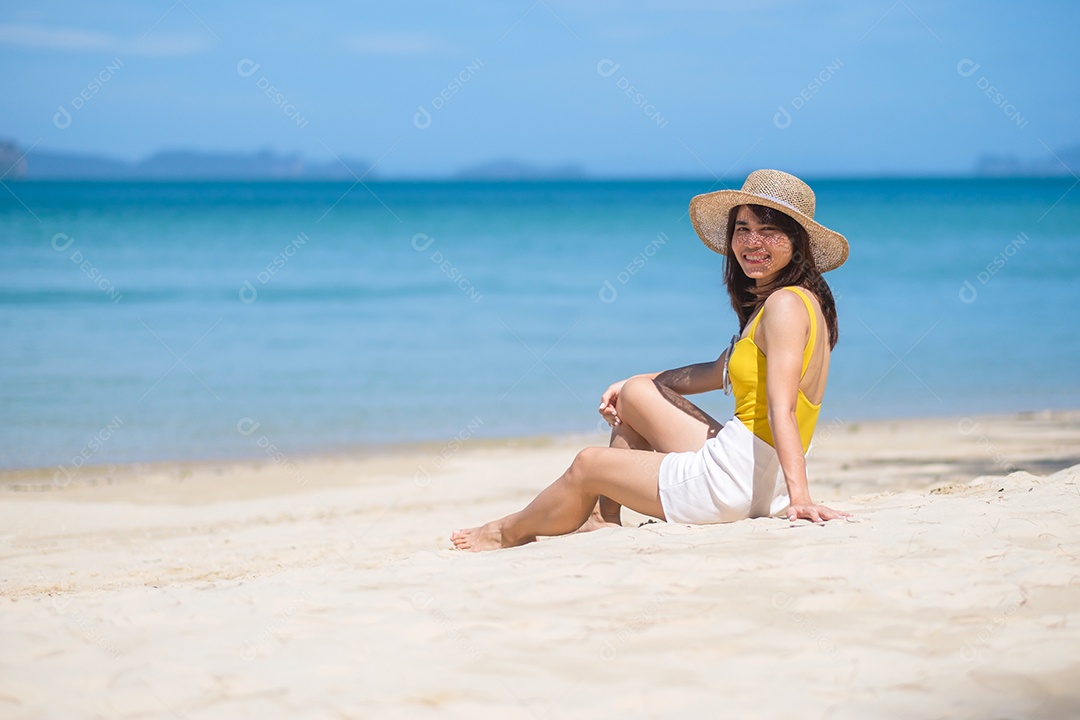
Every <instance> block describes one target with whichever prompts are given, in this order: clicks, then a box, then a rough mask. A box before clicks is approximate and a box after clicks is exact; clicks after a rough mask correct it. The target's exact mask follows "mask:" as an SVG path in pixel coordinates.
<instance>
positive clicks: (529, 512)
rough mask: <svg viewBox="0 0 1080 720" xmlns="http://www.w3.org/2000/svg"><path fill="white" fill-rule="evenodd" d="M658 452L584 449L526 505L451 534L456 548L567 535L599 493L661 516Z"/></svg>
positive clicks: (509, 544) (513, 543)
mask: <svg viewBox="0 0 1080 720" xmlns="http://www.w3.org/2000/svg"><path fill="white" fill-rule="evenodd" d="M663 459H664V455H663V454H662V453H656V452H643V451H640V450H621V449H618V448H585V449H584V450H582V451H581V452H579V453H578V455H577V457H576V458H574V462H573V463H572V464H571V465H570V468H569V469H568V470H567V471H566V472H565V473H563V474H562V476H561V477H560V478H559V479H558V480H556V481H555V482H553V483H552V484H551V485H549V486H548V487H547V488H545V489H544V490H543V491H542V492H541V493H540V494H539V495H537V496H536V498H535V499H534V500H533V501H532V502H531V503H529V504H528V505H527V506H526V507H525V509H524V510H521V511H520V512H516V513H511V514H510V515H507V516H506V517H504V518H501V519H499V520H495V521H493V522H489V523H487V524H486V525H482V526H481V527H476V528H471V529H468V530H457V531H455V532H454V533H453V535H451V536H450V539H451V541H452V542H453V543H454V546H455V547H457V548H458V549H460V550H473V551H478V550H494V549H496V548H501V547H515V546H517V545H524V544H525V543H529V542H533V541H534V540H536V538H537V536H538V535H565V534H566V533H570V532H573V531H574V530H576V529H578V528H579V527H581V525H582V524H583V523H584V522H585V520H586V519H587V518H588V517H589V515H590V513H592V510H593V507H595V505H596V501H597V499H598V498H599V497H600V496H601V495H603V496H604V497H608V498H611V499H612V500H613V501H615V502H617V503H619V504H620V505H625V506H627V507H628V508H630V509H632V510H636V511H637V512H640V513H642V514H645V515H651V516H653V517H657V518H660V519H664V509H663V506H662V505H661V504H660V490H659V485H658V482H657V480H658V478H659V476H660V463H661V461H662V460H663Z"/></svg>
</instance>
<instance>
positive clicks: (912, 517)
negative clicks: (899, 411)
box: [0, 413, 1080, 720]
mask: <svg viewBox="0 0 1080 720" xmlns="http://www.w3.org/2000/svg"><path fill="white" fill-rule="evenodd" d="M972 422H976V421H972ZM977 422H978V423H979V424H978V427H977V428H976V429H974V430H973V429H972V425H971V423H967V422H963V421H958V420H957V419H953V420H927V421H902V422H886V423H881V422H879V423H862V424H859V425H853V424H843V425H834V426H825V427H822V428H819V437H818V439H817V440H816V442H815V450H814V453H813V455H812V463H811V478H812V479H811V489H812V491H813V493H814V495H815V498H816V499H818V500H819V501H822V502H826V503H830V504H833V505H834V506H835V507H838V508H842V509H845V510H849V511H851V512H853V513H855V515H856V518H857V520H858V522H852V523H844V522H832V523H829V524H827V525H824V526H814V525H811V524H809V523H799V524H797V525H795V526H791V525H789V523H788V522H786V521H784V520H779V519H759V520H753V521H744V522H739V523H734V524H731V525H717V526H703V527H689V526H681V525H666V524H651V525H647V526H645V527H641V528H637V527H626V528H622V529H615V530H603V531H599V532H596V533H591V534H587V535H576V536H571V537H565V538H555V539H547V540H542V541H540V542H539V543H536V544H533V545H530V546H526V547H523V548H517V549H513V550H506V551H498V552H493V553H484V554H476V555H473V554H467V553H460V552H455V551H452V550H449V549H448V548H449V543H448V541H447V536H448V534H449V532H450V531H451V530H452V529H453V528H455V527H459V526H467V525H472V524H477V523H479V522H482V521H484V520H488V519H491V518H493V517H495V516H497V515H501V514H505V513H506V512H509V511H511V510H515V509H518V508H519V507H520V506H521V505H523V504H524V503H525V502H527V501H528V500H529V499H530V498H531V497H532V495H533V494H534V493H535V492H536V491H537V490H539V489H540V488H541V487H542V486H543V485H544V484H546V483H547V482H548V481H550V480H551V479H553V478H554V477H555V476H557V475H558V474H559V472H561V470H562V469H563V468H564V467H565V466H566V465H567V464H568V463H569V461H570V460H571V459H572V457H573V454H574V452H575V450H576V449H577V448H578V447H580V446H581V444H582V439H581V438H564V439H558V440H554V441H549V442H542V441H537V442H532V443H519V444H517V445H516V446H507V445H505V444H504V445H498V444H488V445H481V444H479V443H473V444H470V445H468V446H466V447H465V448H463V449H461V450H458V451H457V452H454V453H451V454H450V455H449V460H448V461H447V462H446V463H445V464H444V465H443V467H442V468H441V469H440V470H438V471H436V472H433V473H432V474H431V475H427V474H424V473H423V472H420V473H418V472H417V471H418V468H420V467H422V466H423V467H428V468H430V467H433V464H432V461H433V458H435V457H437V456H439V455H440V453H441V450H442V449H441V448H439V447H437V446H435V447H431V448H423V449H417V450H414V451H412V452H411V453H398V454H395V455H389V456H386V457H378V458H368V459H321V460H318V459H305V460H297V461H296V467H297V468H299V469H300V472H301V473H302V475H298V474H297V473H296V472H295V471H293V470H292V468H291V466H290V467H289V468H284V467H282V466H279V465H276V464H274V463H272V462H267V463H266V464H257V463H250V462H249V463H232V464H220V463H218V464H214V463H204V464H173V465H161V466H143V467H127V468H111V469H109V468H104V469H93V470H87V471H85V472H84V473H83V475H82V476H81V477H80V478H79V479H77V480H76V481H75V482H74V483H73V484H72V485H71V486H69V487H65V488H56V487H51V486H50V485H49V481H50V480H51V477H52V476H51V474H49V473H45V472H21V473H6V474H5V475H4V476H3V477H2V478H0V498H2V500H3V502H2V503H0V528H2V533H3V535H2V538H0V539H2V544H0V557H2V561H0V593H2V595H3V599H0V603H2V607H3V612H2V614H0V618H2V622H3V635H2V643H0V718H38V717H49V718H52V717H55V718H83V717H86V718H90V717H95V718H96V717H102V718H148V717H169V718H172V717H176V718H190V719H191V720H198V719H201V718H234V717H259V718H277V717H281V718H299V717H328V718H337V717H350V718H353V717H355V718H361V717H430V718H456V717H461V718H465V717H470V718H472V717H483V718H487V717H497V716H505V717H512V718H517V717H520V718H576V717H672V718H687V717H781V716H800V717H829V718H874V717H950V718H952V717H978V718H982V717H986V718H1005V717H1048V718H1050V717H1072V716H1077V715H1078V714H1080V613H1078V608H1080V512H1078V510H1080V464H1078V463H1080V457H1078V455H1080V413H1044V414H1039V415H1030V416H1014V417H1008V418H978V419H977ZM587 440H588V441H590V442H595V441H596V440H597V438H595V437H593V438H587ZM1065 465H1071V466H1072V467H1069V468H1067V469H1064V470H1060V471H1057V472H1053V473H1052V474H1048V475H1044V476H1042V477H1037V476H1035V475H1032V474H1029V473H1027V472H1015V473H1012V474H1010V475H1008V476H1007V477H1004V476H1005V475H1006V473H1005V469H1006V467H1011V466H1017V467H1029V468H1033V469H1036V470H1039V471H1040V472H1043V471H1044V470H1053V469H1054V468H1055V467H1064V466H1065ZM976 475H982V477H978V478H976V477H975V476H976ZM626 519H627V523H628V524H629V521H630V520H631V519H636V520H638V521H640V518H639V517H637V516H635V517H634V518H631V514H630V513H627V514H626Z"/></svg>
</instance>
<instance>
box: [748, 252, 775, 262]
mask: <svg viewBox="0 0 1080 720" xmlns="http://www.w3.org/2000/svg"><path fill="white" fill-rule="evenodd" d="M768 259H769V256H768V255H766V254H764V253H762V254H755V255H743V260H745V261H747V262H750V263H763V262H765V261H766V260H768Z"/></svg>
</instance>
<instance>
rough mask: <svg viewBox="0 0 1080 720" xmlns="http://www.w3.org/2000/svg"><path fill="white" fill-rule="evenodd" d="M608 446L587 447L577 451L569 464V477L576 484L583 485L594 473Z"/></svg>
mask: <svg viewBox="0 0 1080 720" xmlns="http://www.w3.org/2000/svg"><path fill="white" fill-rule="evenodd" d="M607 450H608V448H599V447H587V448H584V449H583V450H581V451H580V452H578V454H577V455H576V456H575V457H574V462H572V463H571V464H570V471H569V473H567V474H568V476H569V479H570V480H571V481H572V482H574V483H575V484H576V485H579V486H584V485H585V484H586V483H587V482H589V480H590V479H592V478H593V477H594V476H595V475H596V469H597V466H598V464H599V462H600V458H601V457H602V456H603V454H604V452H606V451H607Z"/></svg>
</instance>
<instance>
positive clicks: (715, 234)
mask: <svg viewBox="0 0 1080 720" xmlns="http://www.w3.org/2000/svg"><path fill="white" fill-rule="evenodd" d="M739 205H764V206H765V207H770V208H772V209H774V210H779V211H780V212H782V213H784V214H785V215H787V216H789V217H791V218H792V219H793V220H795V222H797V223H799V224H800V225H802V226H803V228H805V229H806V233H807V235H809V236H810V253H811V254H812V255H813V256H814V263H815V264H816V265H817V267H818V270H819V271H821V272H827V271H829V270H835V269H836V268H838V267H840V266H841V265H843V264H844V261H846V260H847V258H848V241H847V239H846V238H845V237H844V236H843V235H841V234H840V233H838V232H836V231H834V230H830V229H829V228H827V227H825V226H824V225H822V224H821V223H818V222H815V221H814V219H813V218H810V217H807V216H806V215H804V214H802V213H801V212H799V211H798V210H796V209H795V208H793V207H791V206H790V205H786V204H784V203H782V202H778V201H776V200H773V199H772V198H769V197H764V196H761V195H757V194H755V193H748V192H743V191H742V190H718V191H716V192H711V193H706V194H704V195H698V196H696V197H694V198H693V199H692V200H691V201H690V222H691V223H693V225H694V230H696V231H697V234H698V237H699V238H701V242H703V243H705V246H706V247H708V248H709V249H710V250H712V251H714V252H718V253H720V254H721V255H725V256H726V255H727V231H728V217H729V216H730V214H731V209H732V208H734V207H737V206H739Z"/></svg>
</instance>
